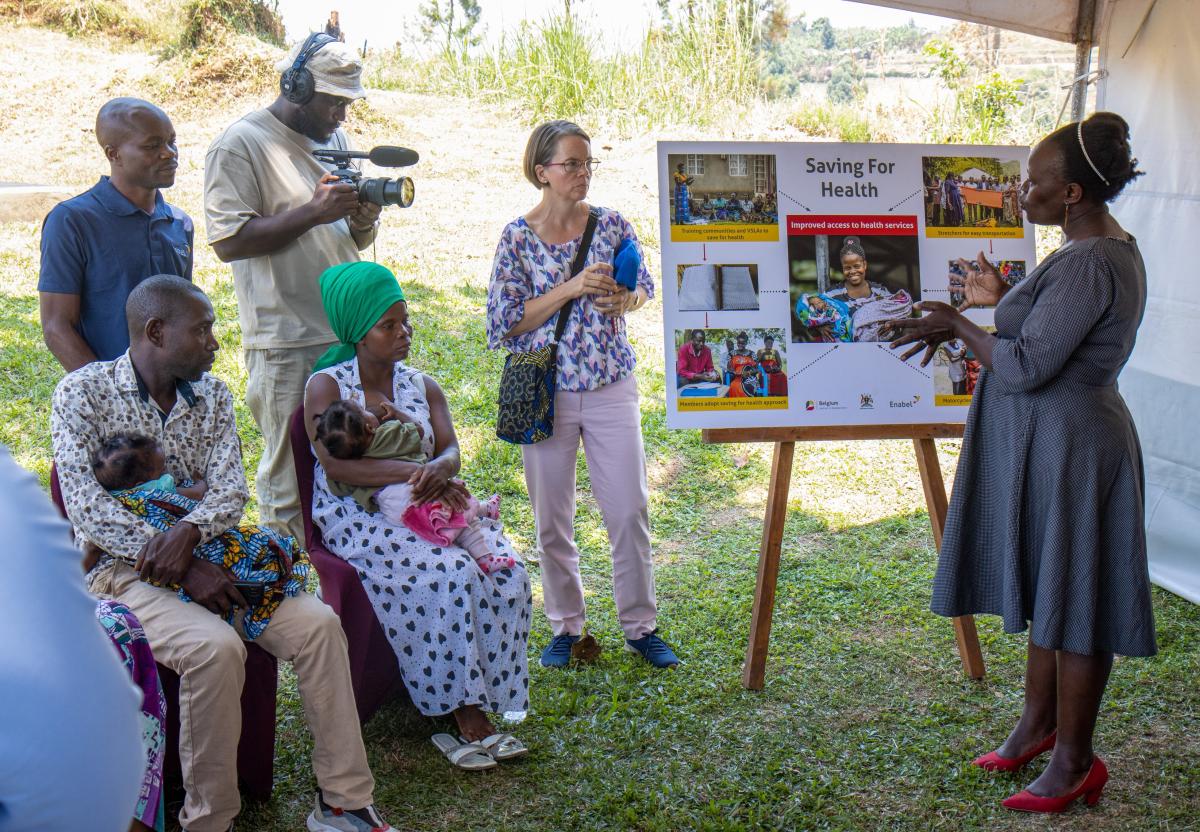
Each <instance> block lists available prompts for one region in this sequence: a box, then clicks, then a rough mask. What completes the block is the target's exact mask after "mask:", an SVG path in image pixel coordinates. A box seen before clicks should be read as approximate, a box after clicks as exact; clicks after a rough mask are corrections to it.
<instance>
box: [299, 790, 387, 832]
mask: <svg viewBox="0 0 1200 832" xmlns="http://www.w3.org/2000/svg"><path fill="white" fill-rule="evenodd" d="M307 825H308V829H309V832H396V830H395V829H394V828H393V827H391V826H389V825H388V822H387V821H385V820H384V819H383V818H381V817H380V816H379V812H377V811H375V807H374V806H373V805H372V806H367V807H365V808H362V809H355V810H354V811H351V810H349V809H339V808H337V807H334V806H330V805H329V804H328V803H326V802H325V799H324V798H323V797H322V796H321V792H320V791H318V792H317V800H316V806H315V807H314V808H313V811H312V814H311V815H309V816H308V824H307Z"/></svg>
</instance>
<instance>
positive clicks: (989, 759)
mask: <svg viewBox="0 0 1200 832" xmlns="http://www.w3.org/2000/svg"><path fill="white" fill-rule="evenodd" d="M1057 738H1058V731H1051V732H1050V736H1048V737H1046V739H1044V740H1042V741H1041V742H1040V743H1038V744H1037V746H1036V747H1035V748H1034V749H1033V750H1032V751H1030V752H1029V753H1028V754H1022V755H1021V756H1020V757H1001V756H1000V755H999V754H997V753H996V752H995V751H989V752H988V753H987V754H984V755H983V756H982V757H976V758H975V760H974V761H973V762H972V763H971V765H973V766H979V767H980V768H981V769H984V770H985V771H1017V770H1018V769H1020V768H1021V767H1022V766H1024V765H1025V764H1026V763H1028V762H1029V761H1030V760H1032V759H1033V758H1034V757H1036V756H1038V755H1039V754H1045V753H1046V752H1047V751H1049V750H1050V749H1051V748H1053V747H1054V742H1055V740H1056V739H1057Z"/></svg>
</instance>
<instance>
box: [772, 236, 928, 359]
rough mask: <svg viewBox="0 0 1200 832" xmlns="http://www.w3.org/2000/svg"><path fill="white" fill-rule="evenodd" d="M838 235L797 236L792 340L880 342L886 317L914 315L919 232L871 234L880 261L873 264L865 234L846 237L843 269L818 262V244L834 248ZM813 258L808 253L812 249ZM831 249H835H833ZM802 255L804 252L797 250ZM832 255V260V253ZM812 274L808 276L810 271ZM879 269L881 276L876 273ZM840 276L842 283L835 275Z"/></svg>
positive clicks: (793, 251) (793, 248)
mask: <svg viewBox="0 0 1200 832" xmlns="http://www.w3.org/2000/svg"><path fill="white" fill-rule="evenodd" d="M834 239H836V238H828V237H826V238H824V240H823V241H819V240H818V238H815V237H794V238H792V240H791V241H789V245H790V254H791V256H792V295H793V297H794V298H795V302H794V306H793V318H792V341H793V342H795V343H814V342H816V343H853V342H877V341H880V340H883V339H882V338H881V337H880V329H881V328H882V327H883V325H884V324H885V323H886V322H887V321H894V320H899V319H903V318H909V317H912V311H913V298H914V297H915V296H916V295H917V294H919V292H920V279H919V275H918V272H917V247H916V238H915V237H913V238H909V237H881V238H877V239H872V240H870V245H871V247H872V248H873V249H876V250H877V253H878V259H879V261H880V267H879V268H878V269H876V268H875V267H873V266H872V264H871V262H870V260H869V258H868V254H867V247H866V245H864V243H863V240H862V238H861V237H846V238H844V239H843V240H842V241H841V245H840V246H839V247H838V248H837V249H836V252H837V254H836V258H837V259H836V261H835V262H836V263H837V264H838V265H839V266H840V275H839V274H838V272H836V271H833V270H832V269H828V267H825V268H826V269H827V271H826V272H825V273H824V274H822V273H821V271H822V268H821V267H820V266H818V265H817V264H818V263H819V262H824V260H825V258H817V256H816V248H817V246H818V245H821V246H823V247H825V250H831V249H833V246H832V245H831V243H832V242H833V240H834ZM810 251H811V252H812V254H811V260H810V259H808V256H807V255H808V254H809V252H810ZM830 254H832V251H830ZM797 255H799V257H798V256H797ZM828 259H830V260H832V259H833V257H829V258H828ZM810 274H811V275H812V277H809V275H810ZM876 275H878V276H879V277H878V278H876ZM839 277H840V278H841V283H840V285H837V284H836V283H835V281H837V280H838V278H839Z"/></svg>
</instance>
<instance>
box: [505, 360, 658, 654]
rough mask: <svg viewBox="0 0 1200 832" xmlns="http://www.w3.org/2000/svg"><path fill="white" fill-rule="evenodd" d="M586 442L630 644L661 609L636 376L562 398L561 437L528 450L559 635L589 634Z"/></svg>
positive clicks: (547, 589) (524, 449)
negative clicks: (578, 471)
mask: <svg viewBox="0 0 1200 832" xmlns="http://www.w3.org/2000/svg"><path fill="white" fill-rule="evenodd" d="M581 439H582V441H583V452H584V455H585V456H586V457H587V467H588V476H589V478H590V479H591V481H592V493H593V494H594V495H595V497H596V502H597V503H599V504H600V512H601V514H602V515H603V516H604V528H605V530H607V532H608V541H609V544H610V546H611V547H612V561H613V596H614V598H615V600H616V602H617V617H618V619H619V620H620V622H621V629H622V630H623V631H624V633H625V637H626V638H641V637H642V636H644V635H646V634H647V633H649V632H650V631H651V630H653V629H654V628H655V627H656V626H657V625H656V622H655V619H656V616H657V605H656V603H655V597H654V562H653V559H652V556H651V553H650V519H649V510H648V508H647V499H648V494H647V488H646V455H645V451H644V449H643V447H642V422H641V411H640V410H639V408H638V390H637V382H636V381H635V380H634V378H633V376H629V377H628V378H624V379H621V380H620V381H618V382H616V383H614V384H609V385H607V386H605V387H601V388H600V389H598V390H589V391H587V392H584V393H568V392H563V391H561V390H560V391H559V392H558V393H556V394H555V396H554V434H553V435H552V436H551V437H550V438H549V439H545V440H543V441H541V442H538V443H536V444H534V445H522V446H521V454H522V457H523V459H524V462H525V484H526V486H527V487H528V488H529V499H530V501H531V502H532V503H533V518H534V525H535V526H536V528H537V541H538V548H540V549H541V550H542V561H541V565H542V593H543V598H544V603H545V608H546V618H548V619H549V620H550V626H551V627H552V628H553V630H554V634H555V635H563V634H570V635H579V634H580V633H582V632H583V622H584V600H583V580H582V578H581V577H580V574H579V549H578V548H576V546H575V460H576V457H577V456H578V455H579V443H580V440H581Z"/></svg>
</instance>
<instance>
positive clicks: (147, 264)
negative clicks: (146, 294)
mask: <svg viewBox="0 0 1200 832" xmlns="http://www.w3.org/2000/svg"><path fill="white" fill-rule="evenodd" d="M96 140H97V141H98V142H99V143H100V146H101V147H102V148H104V155H105V156H106V157H107V158H108V162H109V167H110V170H111V173H110V175H109V176H102V177H100V181H99V182H97V183H96V184H95V186H93V187H92V188H91V189H90V190H88V191H86V192H84V193H82V194H80V195H79V196H76V197H73V198H71V199H68V200H66V201H65V202H61V203H59V204H58V205H56V206H55V207H54V208H53V210H51V211H50V213H49V214H48V215H47V216H46V220H45V222H44V223H43V224H42V265H41V274H40V276H39V278H38V291H39V293H40V297H41V312H42V337H43V338H44V340H45V342H46V346H47V347H49V348H50V352H52V353H54V357H55V358H57V359H58V362H59V363H60V364H62V365H63V367H64V368H65V369H66V370H67V372H71V371H72V370H77V369H78V368H80V367H82V366H83V365H85V364H89V363H91V362H92V361H97V360H98V361H111V360H113V359H115V358H117V357H118V356H120V355H121V354H122V353H123V352H125V350H127V349H128V348H129V328H128V327H127V326H126V322H125V301H126V299H127V298H128V297H129V293H130V292H131V291H133V287H134V286H136V285H137V284H139V283H141V282H142V281H143V280H145V279H146V278H147V277H150V276H151V275H156V274H174V275H179V276H180V277H185V278H187V279H188V280H191V279H192V241H193V237H194V231H193V227H192V220H191V218H190V217H189V216H188V215H187V214H185V213H183V211H181V210H179V209H178V208H176V207H175V206H174V205H169V204H168V203H167V202H166V200H164V199H163V198H162V194H161V193H160V192H159V191H160V189H162V188H169V187H171V186H172V185H174V184H175V170H176V169H177V168H178V167H179V150H178V149H177V148H176V146H175V128H174V127H172V126H171V120H170V119H169V118H167V114H166V113H164V112H163V111H162V110H160V109H159V108H158V107H156V106H154V105H153V104H151V103H150V102H148V101H142V100H141V99H137V98H114V99H113V100H112V101H109V102H108V103H107V104H105V105H104V106H103V107H101V108H100V113H99V114H98V115H97V116H96Z"/></svg>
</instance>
